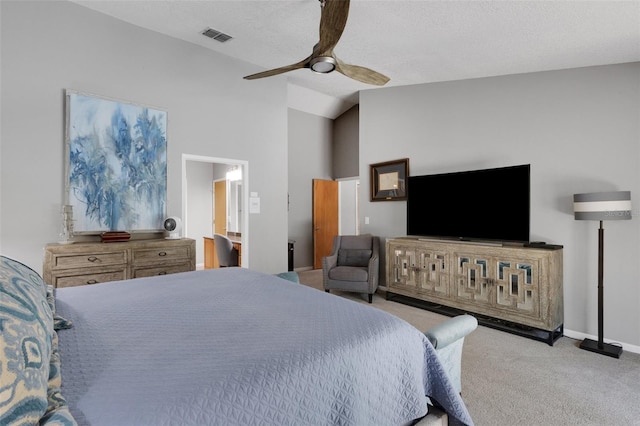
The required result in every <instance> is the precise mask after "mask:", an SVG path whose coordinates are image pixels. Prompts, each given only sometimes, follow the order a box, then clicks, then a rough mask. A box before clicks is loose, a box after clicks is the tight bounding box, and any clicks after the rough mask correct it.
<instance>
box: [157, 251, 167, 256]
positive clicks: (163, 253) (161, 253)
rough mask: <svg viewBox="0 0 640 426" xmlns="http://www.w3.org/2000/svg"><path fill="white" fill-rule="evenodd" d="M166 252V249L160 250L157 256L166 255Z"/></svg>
mask: <svg viewBox="0 0 640 426" xmlns="http://www.w3.org/2000/svg"><path fill="white" fill-rule="evenodd" d="M166 255H167V252H166V251H161V252H160V253H158V256H166Z"/></svg>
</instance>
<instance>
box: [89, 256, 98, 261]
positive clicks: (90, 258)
mask: <svg viewBox="0 0 640 426" xmlns="http://www.w3.org/2000/svg"><path fill="white" fill-rule="evenodd" d="M87 260H88V261H89V262H97V261H98V258H97V257H95V256H91V257H88V258H87Z"/></svg>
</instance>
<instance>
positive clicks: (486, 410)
mask: <svg viewBox="0 0 640 426" xmlns="http://www.w3.org/2000/svg"><path fill="white" fill-rule="evenodd" d="M299 276H300V282H301V283H302V284H304V285H308V286H310V287H314V288H316V289H318V290H322V271H321V270H313V271H304V272H299ZM332 294H336V295H338V296H340V297H346V298H349V299H351V300H354V301H357V302H360V303H365V304H368V303H367V298H366V296H364V295H359V294H355V293H344V292H337V291H335V292H334V291H332ZM371 306H373V307H375V308H378V309H382V310H384V311H387V312H389V313H391V314H393V315H396V316H398V317H400V318H402V319H404V320H405V321H407V322H408V323H410V324H412V325H413V326H414V327H416V328H418V329H419V330H427V329H428V328H430V327H432V326H433V325H435V324H438V323H439V322H441V321H443V320H444V319H445V318H446V317H444V316H442V315H439V314H436V313H432V312H429V311H425V310H422V309H418V308H413V307H410V306H406V305H402V304H399V303H396V302H390V301H387V300H385V298H384V295H381V294H376V295H374V298H373V304H372V305H371ZM579 343H580V342H579V341H577V340H573V339H570V338H568V337H561V338H560V339H559V340H558V341H557V342H556V343H555V344H554V346H553V347H551V346H549V345H547V344H546V343H542V342H538V341H534V340H531V339H527V338H524V337H519V336H515V335H513V334H509V333H505V332H502V331H498V330H494V329H491V328H487V327H482V326H480V327H478V329H477V330H476V331H475V332H473V333H472V334H471V335H470V336H468V337H467V339H465V346H464V350H463V356H462V397H463V399H464V401H465V403H466V404H467V408H468V409H469V412H470V413H471V417H472V418H473V420H474V422H475V424H476V425H477V426H484V425H486V426H502V425H504V426H512V425H531V426H537V425H540V426H543V425H544V426H547V425H558V426H561V425H562V426H565V425H594V426H595V425H598V426H601V425H616V426H622V425H638V426H640V354H634V353H630V352H623V354H622V356H621V357H620V359H615V358H610V357H607V356H603V355H599V354H595V353H591V352H587V351H584V350H581V349H580V348H578V344H579Z"/></svg>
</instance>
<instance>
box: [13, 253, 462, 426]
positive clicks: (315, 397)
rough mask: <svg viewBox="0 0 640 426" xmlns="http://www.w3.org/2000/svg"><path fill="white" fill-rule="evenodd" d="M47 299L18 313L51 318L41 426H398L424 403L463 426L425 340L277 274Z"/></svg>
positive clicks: (171, 280) (119, 286)
mask: <svg viewBox="0 0 640 426" xmlns="http://www.w3.org/2000/svg"><path fill="white" fill-rule="evenodd" d="M1 260H2V262H1V263H0V284H1V285H2V289H1V290H2V292H3V300H2V302H3V304H4V302H5V301H10V302H11V303H15V301H16V300H20V301H23V299H25V297H24V295H23V294H22V293H20V290H16V289H15V288H14V289H12V288H11V287H12V286H11V282H13V283H14V284H15V283H16V282H18V281H17V280H15V279H13V280H9V279H7V275H8V274H10V273H13V274H14V275H15V273H16V271H21V269H20V268H21V267H24V265H20V264H19V263H18V262H15V261H12V260H9V259H6V258H2V259H1ZM12 262H15V264H14V263H12ZM24 268H26V267H24ZM22 272H23V273H24V271H22ZM26 276H28V278H24V279H23V282H24V283H27V284H28V285H29V286H32V287H33V288H34V289H36V290H34V291H35V293H38V294H45V296H46V289H45V291H44V292H42V290H40V289H37V287H38V286H44V287H45V288H46V287H47V286H46V285H45V284H44V283H38V278H39V276H37V274H35V272H33V271H30V272H28V273H26ZM7 283H9V284H7ZM20 283H22V281H21V282H20ZM14 287H16V286H15V285H14ZM7 288H8V289H7ZM49 290H51V289H50V288H49ZM11 291H13V292H15V293H17V294H18V296H11V297H6V295H7V294H9V293H10V292H11ZM49 293H50V294H49V296H50V297H49V300H48V301H47V302H48V303H47V304H44V303H36V302H34V303H28V305H33V306H35V307H36V308H38V309H41V310H43V312H40V313H39V316H46V315H51V316H52V320H51V330H50V332H51V338H50V339H49V340H50V344H49V346H50V347H49V349H48V353H49V354H50V355H51V357H52V362H51V364H50V368H49V369H48V370H47V371H46V373H47V375H48V376H51V377H53V379H54V380H53V389H51V388H49V389H48V391H47V392H46V393H47V395H48V396H49V397H50V398H49V401H47V404H45V405H46V408H45V409H44V410H43V412H42V417H43V418H44V421H43V423H44V424H47V423H46V421H51V422H52V424H53V423H56V422H57V423H56V424H74V422H77V424H79V425H96V426H98V425H136V426H142V425H178V424H179V425H207V424H216V425H407V424H411V423H412V421H414V420H415V419H419V418H421V417H422V416H424V415H425V414H426V413H427V402H428V398H427V397H429V398H431V400H432V401H435V402H437V403H438V404H439V405H441V406H442V408H443V409H444V410H445V411H446V412H447V413H448V414H449V420H450V424H466V425H471V424H472V420H471V418H470V417H469V413H468V411H467V409H466V407H465V405H464V402H463V401H462V399H461V398H460V396H459V395H458V394H457V393H456V392H455V390H454V389H453V387H452V386H451V383H450V382H449V380H448V378H447V376H446V374H445V373H444V370H443V368H442V366H441V365H440V363H439V361H438V359H437V357H436V355H435V351H434V350H433V347H432V346H431V344H430V343H429V342H428V340H427V339H426V337H425V336H424V334H423V333H421V332H420V331H418V330H417V329H415V328H414V327H413V326H411V325H409V324H408V323H406V322H405V321H403V320H401V319H399V318H397V317H395V316H393V315H390V314H387V313H385V312H383V311H381V310H379V309H376V308H375V307H370V306H366V305H365V304H359V303H356V302H353V301H350V300H347V299H344V298H341V297H338V296H335V295H331V294H327V293H324V292H321V291H317V290H315V289H312V288H308V287H306V286H303V285H300V284H296V283H293V282H290V281H286V280H284V279H281V278H278V277H276V276H272V275H267V274H262V273H258V272H254V271H250V270H247V269H244V268H224V269H216V270H205V271H194V272H186V273H180V274H173V275H166V276H161V277H153V278H142V279H136V280H128V281H118V282H110V283H105V284H96V285H91V286H82V287H73V288H62V289H57V291H56V292H55V295H51V291H50V292H49ZM52 296H55V297H52ZM21 303H22V302H21ZM36 305H37V306H36ZM45 305H48V306H49V311H47V310H46V309H45V308H44V306H45ZM7 311H10V310H7V309H4V308H3V309H2V310H1V311H0V314H2V315H3V317H6V315H9V314H6V312H7ZM3 317H0V320H1V319H2V318H3ZM10 319H11V321H14V320H15V318H10ZM38 322H39V323H40V325H41V326H42V327H43V328H44V329H47V328H48V327H49V325H48V323H45V322H42V321H39V320H36V321H35V323H38ZM54 323H55V324H56V325H57V327H56V328H58V330H57V332H56V331H54V330H53V324H54ZM9 324H10V322H9ZM71 324H72V326H71ZM69 327H70V328H69ZM46 332H49V331H47V330H46ZM3 334H4V332H3ZM40 334H42V333H40ZM46 337H47V336H45V339H44V340H45V342H44V343H43V345H42V346H43V350H42V353H41V358H45V357H46V356H47V348H46V346H47V345H46V340H47V338H46ZM56 340H57V342H56ZM14 343H15V342H14ZM56 344H57V346H58V348H57V350H56ZM16 345H17V343H16ZM58 354H59V356H58ZM23 376H24V375H23ZM60 376H61V377H60ZM51 377H48V379H49V382H50V383H49V386H50V387H51V382H52V381H51ZM2 378H3V382H2V383H3V386H4V378H5V372H4V371H2ZM60 379H61V383H62V384H61V386H60ZM14 387H16V386H14ZM16 388H17V387H16ZM1 396H2V389H0V397H1ZM51 398H53V402H52V401H51ZM3 404H4V405H3ZM6 405H7V404H6V401H3V400H1V399H0V423H2V424H5V423H3V421H2V419H3V415H6V414H7V413H8V412H9V413H11V412H14V411H15V410H13V411H11V410H9V409H8V408H7V406H6ZM42 405H43V404H40V406H42ZM14 416H15V414H14ZM6 418H8V417H6ZM56 419H57V420H56Z"/></svg>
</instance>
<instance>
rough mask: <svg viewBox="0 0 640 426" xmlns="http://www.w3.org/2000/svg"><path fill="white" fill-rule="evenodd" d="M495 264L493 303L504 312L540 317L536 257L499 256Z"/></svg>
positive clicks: (538, 275) (538, 272) (538, 270)
mask: <svg viewBox="0 0 640 426" xmlns="http://www.w3.org/2000/svg"><path fill="white" fill-rule="evenodd" d="M494 265H495V304H496V306H497V307H499V308H500V309H501V310H503V311H505V312H512V313H514V314H523V315H526V316H528V317H531V318H534V319H539V318H540V279H539V277H540V267H539V262H538V260H537V259H527V258H519V259H514V258H509V257H499V258H496V259H494Z"/></svg>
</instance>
